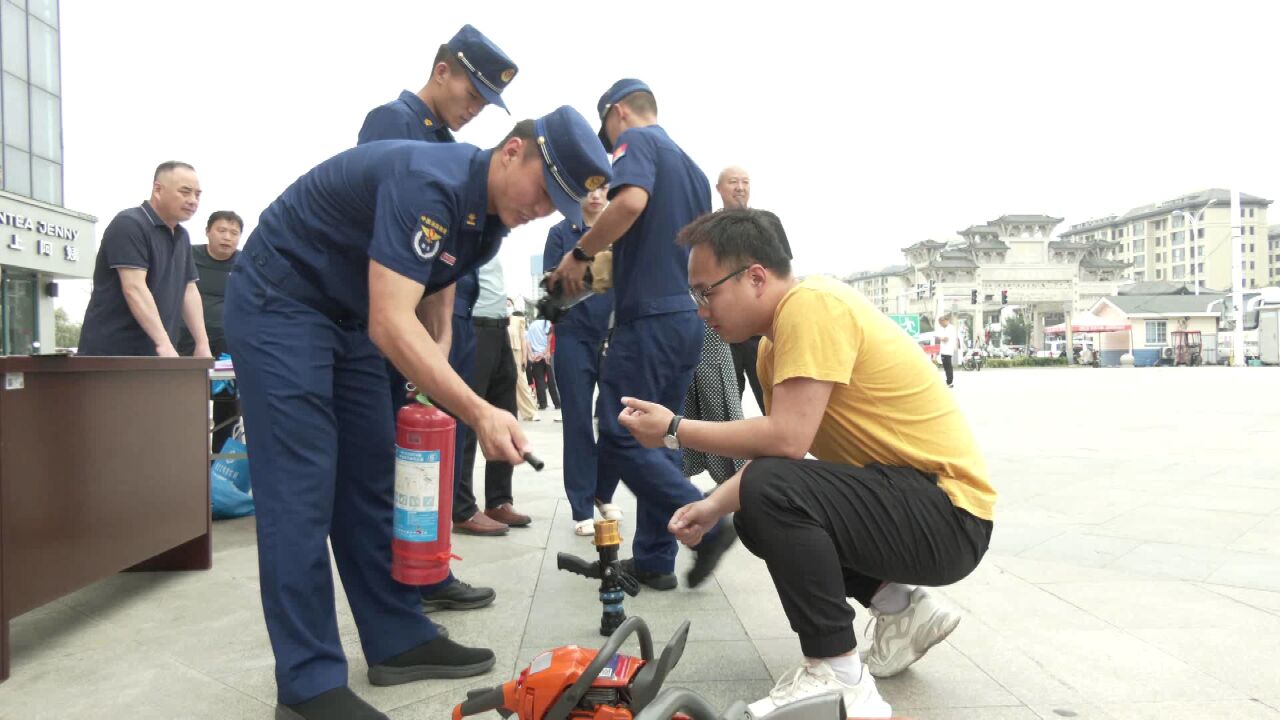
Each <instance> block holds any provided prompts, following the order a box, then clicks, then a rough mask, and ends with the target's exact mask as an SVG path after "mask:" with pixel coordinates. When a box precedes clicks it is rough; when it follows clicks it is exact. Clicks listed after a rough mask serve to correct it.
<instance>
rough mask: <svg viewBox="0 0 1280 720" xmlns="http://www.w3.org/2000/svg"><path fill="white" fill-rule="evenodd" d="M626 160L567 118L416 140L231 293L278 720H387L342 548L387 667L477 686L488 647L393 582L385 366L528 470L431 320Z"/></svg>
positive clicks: (500, 414)
mask: <svg viewBox="0 0 1280 720" xmlns="http://www.w3.org/2000/svg"><path fill="white" fill-rule="evenodd" d="M609 175H610V171H609V162H608V157H607V156H606V155H605V153H604V152H603V151H602V150H601V149H600V146H599V144H598V143H597V142H596V140H595V138H594V137H593V133H591V131H590V128H589V127H588V126H587V124H586V121H585V120H584V119H583V118H582V116H581V115H578V114H577V113H576V112H575V111H574V110H572V109H571V108H569V107H562V108H560V109H558V110H556V111H555V112H553V113H551V114H550V115H547V116H545V117H542V118H539V119H538V120H536V121H533V120H526V121H522V122H520V123H518V124H517V125H516V127H515V129H514V130H513V131H512V132H511V133H510V134H509V135H508V136H507V138H506V139H505V140H503V142H502V143H501V144H500V145H499V146H498V147H497V148H495V149H493V150H481V149H479V148H477V147H474V146H471V145H462V144H428V143H420V142H415V141H410V140H404V141H384V142H376V143H369V144H367V145H362V146H359V147H356V148H353V149H351V150H347V151H345V152H342V153H340V154H338V155H336V156H334V157H333V158H330V159H329V160H327V161H325V162H323V163H321V164H320V165H318V166H316V167H315V168H314V169H312V170H311V171H310V172H308V173H306V174H305V175H303V176H302V177H301V178H299V179H298V180H297V181H296V182H294V184H293V185H291V186H290V187H289V188H288V189H287V190H285V191H284V193H283V194H281V195H280V197H279V198H277V199H276V200H275V202H273V203H272V204H271V206H269V207H268V208H267V209H266V210H265V211H264V212H263V213H262V216H261V218H260V220H259V223H258V226H257V228H256V229H255V230H254V231H253V234H252V235H251V236H250V238H249V241H248V243H247V244H246V246H245V249H244V251H243V252H242V253H241V257H240V261H239V262H238V263H237V265H236V268H235V270H234V271H233V272H232V274H231V279H230V281H229V283H228V288H227V300H226V303H227V305H226V323H227V340H228V342H229V344H230V346H231V352H232V354H233V355H234V356H235V358H236V372H237V379H238V381H239V384H240V392H241V397H242V402H243V405H244V418H245V424H246V431H247V433H248V436H249V437H250V438H251V441H250V442H251V443H252V446H253V451H252V453H250V459H249V464H250V468H251V471H252V473H253V477H254V500H255V502H256V506H257V515H258V521H257V530H258V561H259V569H260V575H261V586H262V604H263V611H264V615H265V618H266V625H267V632H268V634H269V635H270V637H271V645H272V649H273V650H274V651H275V656H276V684H277V696H278V700H279V703H280V704H279V706H278V709H277V717H285V718H304V719H306V720H322V719H323V720H327V719H328V718H344V719H347V720H366V719H377V720H385V718H386V716H385V715H383V714H382V713H380V712H378V711H377V710H375V709H374V708H373V707H371V706H370V705H368V704H367V703H365V702H364V701H363V700H361V699H360V698H359V697H357V696H356V695H355V694H354V693H353V692H352V691H351V690H350V689H349V688H348V687H347V663H346V659H345V657H344V656H343V653H342V644H341V642H340V640H339V634H338V623H337V613H336V609H335V606H334V599H333V579H332V576H331V574H330V570H329V562H330V561H329V547H330V545H331V546H332V549H333V558H334V560H335V561H336V563H337V566H338V571H339V573H341V575H342V581H343V582H342V584H343V588H344V589H345V590H346V594H347V599H348V601H349V604H350V606H351V612H352V616H353V618H354V620H355V625H356V628H357V630H358V631H359V634H360V643H361V646H362V648H363V650H364V655H365V658H366V659H367V660H368V665H369V681H370V682H371V683H373V684H375V685H394V684H399V683H404V682H409V681H412V680H421V679H425V678H460V677H469V676H472V675H478V674H481V673H483V672H485V671H487V670H488V669H489V668H491V667H492V666H493V663H494V655H493V653H492V652H491V651H489V650H487V649H475V648H467V647H464V646H462V645H459V644H457V643H455V642H453V641H452V640H450V639H449V638H445V637H439V636H438V635H437V632H436V629H435V626H434V625H433V624H432V623H431V621H430V620H429V619H427V618H426V617H425V616H424V615H423V614H422V612H421V610H420V608H419V603H420V598H419V594H418V590H417V589H416V588H412V587H408V586H404V585H401V584H399V583H397V582H396V581H395V580H394V579H393V578H392V577H391V538H392V508H393V505H392V502H393V491H394V484H395V483H394V475H395V459H394V455H393V453H392V447H393V445H394V442H395V441H394V433H393V430H392V422H391V407H390V399H389V397H388V393H387V390H386V388H387V376H386V370H385V365H384V362H383V357H384V356H385V357H388V358H390V359H391V361H392V362H393V363H395V365H396V366H397V367H400V368H403V369H404V370H405V371H406V373H407V374H408V376H409V378H410V379H411V380H413V382H414V383H415V384H417V385H418V387H420V388H422V389H423V390H424V391H425V392H427V393H429V394H430V395H431V396H432V397H434V398H438V399H439V400H440V401H441V402H442V403H445V404H447V405H448V406H449V407H450V408H452V409H453V410H454V411H455V412H457V414H458V415H459V416H460V417H461V418H462V419H463V420H464V421H465V422H466V423H467V424H468V425H470V426H471V427H472V428H474V429H475V431H476V434H477V436H478V438H479V441H480V446H481V448H482V450H483V451H484V454H485V457H487V458H489V459H492V460H503V461H506V462H510V463H513V464H515V463H519V462H521V460H522V456H523V454H524V452H526V451H527V450H528V449H529V443H528V441H527V440H526V439H525V437H524V433H523V432H521V430H520V424H519V422H518V421H517V420H516V419H515V418H514V417H512V415H511V414H510V413H509V412H506V411H503V410H499V409H498V408H495V407H493V406H491V405H489V404H488V403H486V402H484V400H482V399H481V398H479V397H477V396H476V395H475V393H473V392H472V391H471V390H470V388H468V387H467V383H466V382H465V381H464V380H463V379H462V378H460V377H458V375H457V373H455V372H454V371H453V370H452V369H451V368H450V367H449V365H448V363H447V362H446V361H445V357H444V354H443V353H442V352H441V351H440V348H439V347H438V346H437V345H436V343H435V342H434V341H433V340H432V338H431V336H430V334H428V332H427V330H426V328H425V327H423V324H422V322H421V321H420V320H419V318H418V316H417V312H416V310H417V307H418V304H419V302H420V300H421V299H422V296H423V293H424V292H426V293H435V292H439V291H441V290H443V289H445V288H447V287H449V286H450V285H452V284H453V283H454V282H455V281H456V280H457V279H458V277H459V276H461V275H464V274H466V273H468V272H470V271H471V270H472V269H474V268H476V267H479V266H480V265H481V264H483V263H484V262H486V261H487V260H488V259H489V258H491V257H493V256H494V255H495V254H496V253H497V252H498V248H499V246H500V245H501V243H502V239H503V238H504V237H505V236H506V235H507V233H508V228H512V227H516V226H519V225H523V224H524V223H526V222H528V221H530V220H534V219H536V218H540V217H545V216H547V215H549V214H550V213H551V212H552V211H553V210H554V209H559V210H560V211H561V212H564V213H566V214H567V215H570V216H573V217H576V216H577V210H578V201H579V200H580V198H581V197H583V196H585V195H586V193H587V192H588V188H591V187H597V186H599V185H601V184H604V183H606V182H608V178H609Z"/></svg>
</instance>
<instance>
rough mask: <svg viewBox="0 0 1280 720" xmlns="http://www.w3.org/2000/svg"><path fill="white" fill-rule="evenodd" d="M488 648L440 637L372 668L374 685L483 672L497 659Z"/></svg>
mask: <svg viewBox="0 0 1280 720" xmlns="http://www.w3.org/2000/svg"><path fill="white" fill-rule="evenodd" d="M494 660H495V658H494V655H493V651H492V650H489V649H488V648H469V647H464V646H462V645H459V644H458V643H456V642H454V641H452V640H450V639H449V638H443V637H438V638H436V639H435V640H432V641H431V642H428V643H423V644H421V645H419V646H417V647H415V648H411V649H409V650H406V651H405V652H402V653H400V654H399V655H396V656H395V657H393V658H391V659H389V660H387V661H385V662H382V663H379V664H377V665H373V666H371V667H370V668H369V682H370V684H373V685H379V686H382V685H400V684H402V683H407V682H413V681H414V680H428V679H431V678H441V679H452V678H466V677H472V676H473V675H483V674H484V673H486V672H489V669H490V668H492V667H493V663H494Z"/></svg>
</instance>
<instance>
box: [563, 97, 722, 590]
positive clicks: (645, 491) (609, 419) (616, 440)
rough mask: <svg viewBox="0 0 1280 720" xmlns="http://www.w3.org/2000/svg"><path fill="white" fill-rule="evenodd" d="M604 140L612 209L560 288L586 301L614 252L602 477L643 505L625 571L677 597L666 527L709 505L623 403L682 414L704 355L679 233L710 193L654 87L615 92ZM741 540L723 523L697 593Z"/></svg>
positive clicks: (699, 570)
mask: <svg viewBox="0 0 1280 720" xmlns="http://www.w3.org/2000/svg"><path fill="white" fill-rule="evenodd" d="M596 110H597V111H598V113H599V115H600V122H601V128H600V133H599V137H600V140H601V142H602V143H603V144H604V146H605V149H606V150H611V151H612V152H613V183H612V185H611V186H610V189H609V206H608V207H607V208H605V210H604V212H603V213H602V214H601V216H600V218H599V219H598V220H597V221H596V224H595V225H594V226H593V227H592V228H591V229H590V230H589V231H587V233H586V234H585V235H583V236H582V238H581V240H579V241H578V244H577V245H576V246H575V247H574V248H573V249H572V250H571V251H570V252H568V253H566V254H565V255H564V257H563V259H561V261H560V264H559V266H558V267H557V269H556V273H555V280H556V281H557V282H559V283H561V284H563V285H564V286H565V289H566V290H567V291H568V292H569V293H571V294H572V293H576V292H577V291H578V290H579V288H580V286H581V283H582V278H583V276H584V274H585V272H586V269H587V265H588V263H589V261H590V259H591V257H592V256H594V255H595V254H596V253H597V252H599V251H601V250H604V249H605V248H607V247H609V246H610V245H612V246H613V284H614V330H613V335H612V337H611V339H610V341H609V353H608V356H607V357H606V358H605V360H604V364H603V367H602V368H601V371H600V400H599V408H600V412H599V415H600V418H599V419H600V440H599V443H598V452H599V461H598V473H599V477H602V478H608V477H621V478H622V481H623V482H624V483H626V485H627V487H628V488H630V489H631V491H632V493H634V494H635V496H636V501H637V513H636V532H635V538H634V540H633V541H632V551H633V557H632V558H631V559H630V560H628V561H624V565H625V566H626V567H627V568H628V570H629V571H630V572H631V573H632V574H633V575H635V576H636V578H637V579H638V580H640V582H642V583H644V584H646V585H648V586H649V587H651V588H654V589H657V590H671V589H674V588H675V587H676V584H677V582H676V577H675V556H676V541H675V538H674V537H672V535H671V534H670V533H669V532H668V531H667V521H668V520H670V519H671V516H672V514H673V513H674V512H675V511H676V510H677V509H679V508H681V507H683V506H684V505H685V503H690V502H696V501H697V500H699V499H701V498H702V493H701V492H699V491H698V489H697V488H695V487H694V485H693V483H691V482H689V479H688V478H686V477H685V476H684V474H683V473H682V472H681V465H680V453H679V452H678V450H679V445H678V442H676V441H675V440H676V438H677V437H678V434H677V433H678V428H672V429H671V430H672V432H671V435H672V442H670V443H669V444H668V447H666V448H662V449H647V448H644V447H641V445H640V444H639V443H638V442H637V441H636V440H635V438H634V437H632V436H631V434H630V433H628V432H627V431H626V430H625V429H623V427H622V426H621V425H620V424H619V422H618V415H619V414H620V413H621V412H622V398H624V397H636V398H643V399H647V400H650V401H653V402H657V403H660V404H662V405H665V406H666V407H667V408H668V409H671V410H672V411H678V409H679V408H680V407H682V405H683V403H684V396H685V392H686V390H688V388H689V383H690V382H691V381H692V379H693V370H694V367H695V366H696V365H697V364H698V357H699V354H700V353H701V351H702V336H703V323H702V320H700V319H699V318H698V313H697V306H696V305H695V304H694V302H693V298H692V297H690V295H689V271H688V265H689V251H688V250H687V249H685V248H683V247H681V246H679V245H677V244H676V243H675V238H676V235H677V234H678V233H679V232H680V229H681V228H683V227H684V226H685V225H688V224H689V223H690V222H692V221H693V220H694V219H695V218H697V217H698V216H700V215H703V214H706V213H709V212H711V183H710V182H709V181H708V180H707V176H706V175H705V174H703V172H702V170H700V169H699V168H698V166H697V165H696V164H695V163H694V162H693V160H692V159H691V158H690V157H689V156H688V155H686V154H685V153H684V151H683V150H681V149H680V147H679V146H678V145H676V144H675V142H674V141H672V139H671V138H670V136H668V135H667V133H666V131H665V130H663V129H662V128H661V127H660V126H659V125H658V124H657V122H658V108H657V102H656V100H655V99H654V96H653V93H652V92H651V91H650V89H649V86H648V85H646V84H645V83H643V82H641V81H639V80H634V79H625V80H619V81H618V82H617V83H614V85H613V86H612V87H610V88H609V89H608V90H607V91H606V92H605V94H604V95H603V96H602V97H601V98H600V102H599V103H598V104H597V106H596ZM734 537H735V535H734V532H733V527H732V523H730V522H727V521H721V523H720V524H719V525H717V526H716V527H715V528H714V529H713V530H712V531H711V532H710V533H708V534H707V536H706V539H704V540H703V541H702V543H701V544H700V545H699V546H698V547H696V548H694V550H695V551H696V552H697V558H696V560H695V562H694V567H693V570H692V571H691V572H690V573H689V577H688V581H689V584H690V585H691V586H696V585H698V584H699V583H701V582H702V580H703V579H705V578H706V576H707V574H708V573H709V572H710V568H711V567H713V566H714V565H715V562H716V560H717V559H718V558H719V555H720V554H721V553H723V551H724V549H725V548H726V547H728V544H729V543H731V542H732V540H733V538H734Z"/></svg>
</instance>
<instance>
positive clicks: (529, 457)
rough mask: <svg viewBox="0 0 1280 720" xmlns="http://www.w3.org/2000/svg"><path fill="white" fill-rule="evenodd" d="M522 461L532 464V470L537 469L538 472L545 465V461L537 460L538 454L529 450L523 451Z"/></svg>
mask: <svg viewBox="0 0 1280 720" xmlns="http://www.w3.org/2000/svg"><path fill="white" fill-rule="evenodd" d="M524 461H525V462H527V463H529V465H530V466H532V467H533V469H534V470H537V471H539V472H541V471H542V468H544V467H546V463H544V462H542V461H541V460H539V459H538V456H537V455H534V454H533V453H531V452H525V454H524Z"/></svg>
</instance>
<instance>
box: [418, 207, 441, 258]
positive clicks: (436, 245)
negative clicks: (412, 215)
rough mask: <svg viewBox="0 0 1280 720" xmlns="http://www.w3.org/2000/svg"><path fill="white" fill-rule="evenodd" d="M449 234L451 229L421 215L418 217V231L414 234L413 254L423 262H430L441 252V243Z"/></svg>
mask: <svg viewBox="0 0 1280 720" xmlns="http://www.w3.org/2000/svg"><path fill="white" fill-rule="evenodd" d="M448 234H449V228H447V227H445V226H444V225H443V224H441V223H439V222H437V221H435V220H433V219H431V218H429V217H427V216H426V215H421V216H419V217H418V230H417V232H415V233H414V234H413V240H412V245H413V252H414V254H415V255H417V256H418V257H419V258H420V259H422V260H430V259H432V258H434V257H435V256H436V253H438V252H440V243H441V242H442V241H443V240H444V238H445V236H446V235H448Z"/></svg>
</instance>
